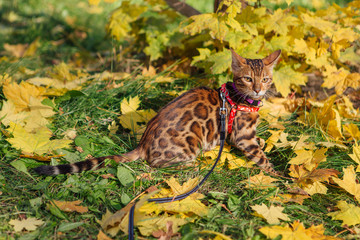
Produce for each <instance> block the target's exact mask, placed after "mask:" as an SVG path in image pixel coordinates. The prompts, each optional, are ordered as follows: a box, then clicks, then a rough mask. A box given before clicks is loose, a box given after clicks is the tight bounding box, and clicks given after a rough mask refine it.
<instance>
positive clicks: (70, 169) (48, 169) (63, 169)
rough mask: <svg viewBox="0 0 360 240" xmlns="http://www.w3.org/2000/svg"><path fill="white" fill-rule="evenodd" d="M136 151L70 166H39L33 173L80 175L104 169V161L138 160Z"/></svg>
mask: <svg viewBox="0 0 360 240" xmlns="http://www.w3.org/2000/svg"><path fill="white" fill-rule="evenodd" d="M139 158H140V156H139V154H138V150H137V149H135V150H133V151H131V152H128V153H125V154H123V155H113V156H106V157H98V158H92V159H88V160H85V161H81V162H76V163H72V164H63V165H57V166H48V165H44V166H40V167H37V168H34V171H35V172H36V173H37V174H40V175H58V174H66V173H80V172H83V171H88V170H95V169H99V168H102V167H104V162H105V159H113V160H115V162H117V163H118V162H131V161H135V160H137V159H139Z"/></svg>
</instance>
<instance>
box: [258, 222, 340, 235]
mask: <svg viewBox="0 0 360 240" xmlns="http://www.w3.org/2000/svg"><path fill="white" fill-rule="evenodd" d="M259 231H260V232H261V233H263V234H265V235H266V236H267V237H268V238H271V239H274V238H276V237H277V236H279V235H281V236H282V238H281V239H282V240H313V239H317V240H327V239H329V240H335V239H338V238H336V237H332V236H327V235H324V231H325V229H324V227H323V225H322V224H320V225H318V226H314V225H311V226H310V227H309V228H308V229H306V228H305V227H304V225H303V224H302V223H300V222H299V221H294V222H293V223H292V224H287V225H285V226H284V227H282V226H271V227H262V228H260V229H259Z"/></svg>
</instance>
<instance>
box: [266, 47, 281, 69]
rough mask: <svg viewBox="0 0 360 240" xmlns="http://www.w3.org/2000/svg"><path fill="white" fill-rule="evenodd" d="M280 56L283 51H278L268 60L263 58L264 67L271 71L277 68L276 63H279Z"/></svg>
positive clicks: (268, 57)
mask: <svg viewBox="0 0 360 240" xmlns="http://www.w3.org/2000/svg"><path fill="white" fill-rule="evenodd" d="M280 54H281V50H277V51H275V52H273V53H272V54H270V55H269V56H267V57H266V58H263V59H262V61H263V63H264V65H265V66H266V67H269V68H271V69H272V68H273V67H275V65H276V63H277V62H278V61H279V58H280Z"/></svg>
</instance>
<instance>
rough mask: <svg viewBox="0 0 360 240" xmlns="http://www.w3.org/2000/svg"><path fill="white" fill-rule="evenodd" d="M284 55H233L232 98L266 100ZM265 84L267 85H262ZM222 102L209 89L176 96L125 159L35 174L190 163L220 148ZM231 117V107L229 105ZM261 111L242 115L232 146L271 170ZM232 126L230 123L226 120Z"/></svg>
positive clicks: (98, 160)
mask: <svg viewBox="0 0 360 240" xmlns="http://www.w3.org/2000/svg"><path fill="white" fill-rule="evenodd" d="M279 56H280V51H276V52H274V53H272V54H271V55H269V56H268V57H266V58H264V59H245V58H242V57H241V56H239V55H238V54H236V53H235V52H234V51H232V70H233V75H234V82H235V86H236V88H237V90H235V89H233V87H232V83H229V84H227V89H228V91H229V95H230V98H231V99H232V100H233V101H234V102H235V103H237V104H240V103H241V104H243V103H242V101H241V98H240V97H239V96H238V93H239V92H240V93H242V94H244V95H246V96H248V97H251V98H253V99H254V100H260V99H262V98H263V97H264V95H265V93H266V91H267V90H268V88H269V87H270V85H271V82H272V68H273V67H274V65H275V64H276V62H277V60H278V58H279ZM264 79H266V81H265V80H264ZM220 105H221V98H220V96H219V92H218V91H217V90H213V89H210V88H207V87H200V88H196V89H192V90H190V91H188V92H186V93H184V94H182V95H181V96H179V97H177V98H176V99H174V100H173V101H171V102H170V103H168V104H167V105H166V106H165V107H164V108H162V109H161V110H160V111H159V113H158V114H157V115H156V116H155V117H154V118H153V119H151V120H150V121H149V122H148V124H147V128H146V130H145V132H144V134H143V136H142V138H141V140H140V142H139V145H138V147H137V148H136V149H134V150H133V151H131V152H128V153H125V154H123V155H115V156H107V157H98V158H93V159H89V160H86V161H82V162H77V163H73V164H65V165H58V166H41V167H38V168H35V171H36V172H37V173H39V174H44V175H57V174H64V173H77V172H82V171H86V170H92V169H97V168H100V167H103V164H104V160H105V159H113V160H115V161H116V162H129V161H134V160H137V159H146V160H147V162H148V163H149V164H150V166H152V167H167V166H170V165H174V164H179V165H183V164H187V163H188V162H191V161H193V160H194V159H195V158H196V156H197V155H198V154H199V153H200V152H202V151H208V150H211V149H213V148H214V147H215V146H216V145H218V144H219V143H220V141H219V136H220V135H219V128H220V117H219V108H220ZM227 108H228V110H229V111H228V112H230V105H229V104H228V103H227ZM257 119H258V113H257V112H241V111H238V112H237V113H236V116H235V121H234V127H233V131H232V132H231V134H230V136H227V137H229V139H230V141H231V142H232V143H233V144H234V145H235V146H236V147H237V148H239V149H241V150H242V151H243V152H244V154H245V156H246V157H247V158H248V159H250V160H252V161H254V162H255V163H257V165H259V166H260V167H262V168H264V169H267V170H272V165H271V163H269V160H268V159H267V158H266V156H265V154H264V152H263V151H262V150H261V148H260V147H259V145H258V142H257V141H256V123H257ZM227 121H228V118H227Z"/></svg>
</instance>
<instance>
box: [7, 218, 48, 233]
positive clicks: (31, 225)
mask: <svg viewBox="0 0 360 240" xmlns="http://www.w3.org/2000/svg"><path fill="white" fill-rule="evenodd" d="M9 224H11V225H13V226H14V230H15V232H21V231H22V230H24V229H25V230H27V231H34V230H36V229H37V228H38V226H41V225H43V224H44V221H42V220H38V219H36V218H33V217H29V218H27V219H22V220H17V219H12V220H10V222H9Z"/></svg>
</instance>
